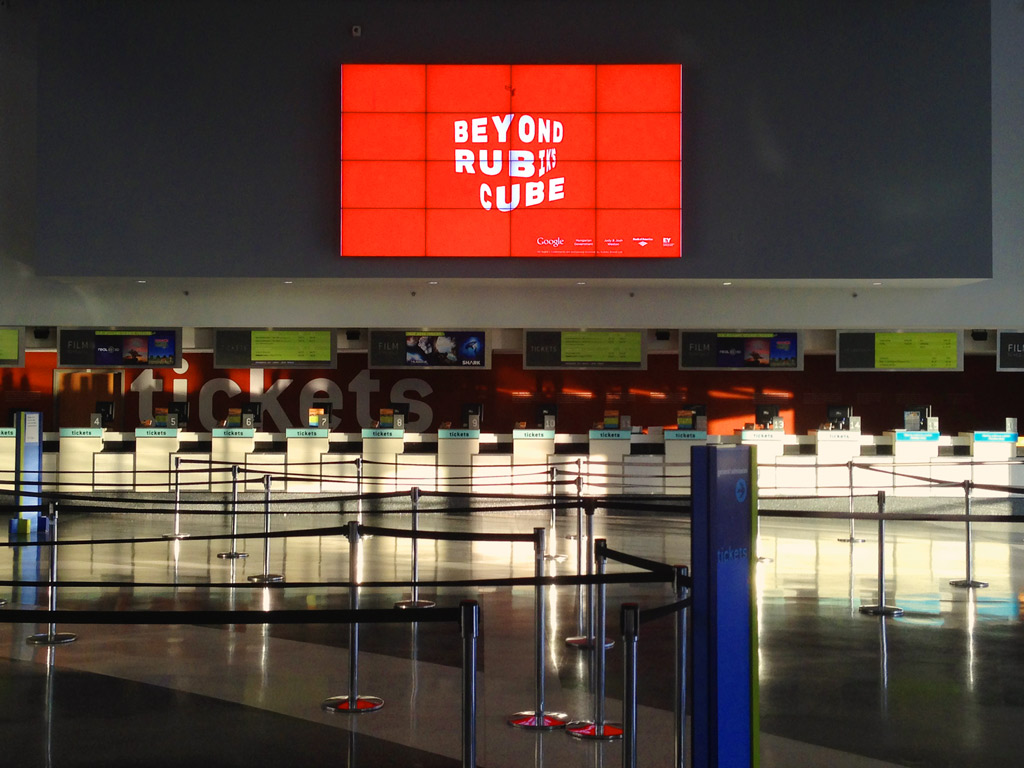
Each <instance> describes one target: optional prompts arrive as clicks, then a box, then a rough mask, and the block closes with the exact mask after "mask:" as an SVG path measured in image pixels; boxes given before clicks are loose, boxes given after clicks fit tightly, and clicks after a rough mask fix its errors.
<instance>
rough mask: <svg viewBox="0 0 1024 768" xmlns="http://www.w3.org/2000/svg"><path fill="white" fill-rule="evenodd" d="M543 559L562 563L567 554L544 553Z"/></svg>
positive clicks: (567, 557)
mask: <svg viewBox="0 0 1024 768" xmlns="http://www.w3.org/2000/svg"><path fill="white" fill-rule="evenodd" d="M544 559H545V560H548V561H552V560H553V561H555V562H556V563H564V562H565V561H566V560H568V559H569V556H568V555H544Z"/></svg>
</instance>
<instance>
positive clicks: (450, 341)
mask: <svg viewBox="0 0 1024 768" xmlns="http://www.w3.org/2000/svg"><path fill="white" fill-rule="evenodd" d="M370 366H371V367H372V368H490V356H489V355H488V351H487V337H486V335H485V333H484V332H483V331H371V332H370Z"/></svg>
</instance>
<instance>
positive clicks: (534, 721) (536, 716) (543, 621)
mask: <svg viewBox="0 0 1024 768" xmlns="http://www.w3.org/2000/svg"><path fill="white" fill-rule="evenodd" d="M546 534H547V531H546V530H545V529H543V528H534V529H533V561H534V569H533V572H534V578H535V579H536V580H537V584H536V586H535V587H534V592H533V594H534V597H533V599H534V633H535V635H536V637H535V642H534V662H535V665H534V687H535V695H536V707H535V708H534V710H533V711H532V712H531V711H527V712H516V713H515V714H514V715H512V716H511V717H509V719H508V724H509V725H511V726H512V727H514V728H524V729H526V730H530V731H551V730H554V729H555V728H564V727H565V724H566V723H567V722H568V721H569V715H568V714H566V713H565V712H548V711H546V710H545V709H544V688H545V680H544V664H545V661H546V658H545V657H546V655H547V654H546V652H545V645H546V644H545V642H544V640H545V632H546V629H547V626H546V625H547V615H546V611H545V602H544V585H543V584H542V583H541V579H543V578H544V549H545V545H546V539H547V535H546Z"/></svg>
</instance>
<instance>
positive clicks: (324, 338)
mask: <svg viewBox="0 0 1024 768" xmlns="http://www.w3.org/2000/svg"><path fill="white" fill-rule="evenodd" d="M213 361H214V365H215V366H216V367H218V368H276V367H280V366H288V367H289V368H334V367H336V366H337V340H336V336H335V332H334V331H331V330H324V329H317V328H312V329H293V328H288V329H277V330H262V329H245V330H241V329H220V330H218V331H217V332H216V334H215V338H214V349H213Z"/></svg>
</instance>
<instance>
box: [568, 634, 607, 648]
mask: <svg viewBox="0 0 1024 768" xmlns="http://www.w3.org/2000/svg"><path fill="white" fill-rule="evenodd" d="M565 644H566V645H568V646H570V647H571V648H575V649H576V650H578V651H589V650H590V649H591V648H593V647H594V646H595V645H597V644H596V643H595V642H594V638H592V637H586V636H584V635H580V636H579V637H567V638H565ZM604 647H605V648H614V647H615V641H614V640H609V639H608V638H607V637H606V638H605V639H604Z"/></svg>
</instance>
